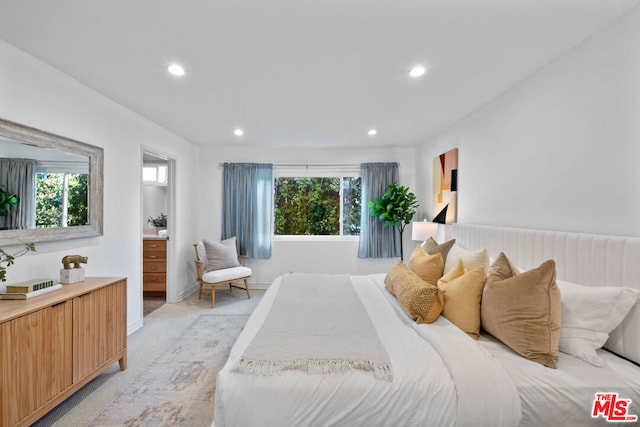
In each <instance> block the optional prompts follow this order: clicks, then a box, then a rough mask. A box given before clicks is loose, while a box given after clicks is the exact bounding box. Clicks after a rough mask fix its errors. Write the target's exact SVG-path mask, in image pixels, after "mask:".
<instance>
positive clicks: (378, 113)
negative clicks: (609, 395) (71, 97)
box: [0, 0, 638, 147]
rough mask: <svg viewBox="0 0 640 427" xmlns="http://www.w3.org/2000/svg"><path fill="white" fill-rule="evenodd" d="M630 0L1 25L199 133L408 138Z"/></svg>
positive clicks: (357, 2)
mask: <svg viewBox="0 0 640 427" xmlns="http://www.w3.org/2000/svg"><path fill="white" fill-rule="evenodd" d="M637 2H638V0H322V1H320V0H315V1H313V0H207V1H205V0H180V1H178V0H110V1H108V0H103V1H98V0H93V1H87V0H55V1H45V0H20V1H16V0H0V38H2V39H4V40H5V41H7V42H8V43H10V44H12V45H14V46H16V47H18V48H19V49H21V50H23V51H25V52H27V53H29V54H31V55H33V56H35V57H37V58H39V59H41V60H42V61H44V62H46V63H49V64H51V65H52V66H53V67H55V68H57V69H59V70H61V71H63V72H64V73H66V74H68V75H70V76H73V77H74V78H76V79H77V80H79V81H80V82H82V83H84V84H86V85H87V86H89V87H91V88H93V89H95V90H96V91H98V92H100V93H102V94H104V95H106V96H107V97H109V98H111V99H113V100H115V101H116V102H118V103H120V104H122V105H125V106H126V107H128V108H130V109H131V110H133V111H135V112H137V113H139V114H140V115H142V116H144V117H147V118H148V119H150V120H152V121H154V122H156V123H158V124H160V125H161V126H163V127H165V128H166V129H169V130H171V131H172V132H174V133H176V134H178V135H181V136H183V137H184V138H186V139H188V140H190V141H192V142H194V143H196V144H199V145H202V146H211V145H215V144H228V143H236V140H237V139H238V138H236V137H234V136H233V134H232V132H233V129H234V128H235V127H242V128H243V129H244V131H245V135H244V136H243V137H242V138H241V141H242V142H240V143H242V144H247V145H273V146H287V147H346V146H355V147H367V146H374V145H375V146H389V145H413V144H419V143H422V142H424V141H426V140H427V139H428V138H429V137H430V136H433V135H434V134H435V133H438V132H440V131H442V130H444V129H446V128H447V127H448V126H450V125H452V124H453V123H455V122H457V121H458V120H460V119H461V118H463V117H465V116H466V115H468V114H469V113H470V112H472V111H474V110H476V109H478V108H479V107H481V106H482V105H484V104H486V103H487V102H489V101H491V100H492V99H493V98H495V97H496V96H497V95H499V94H500V93H502V92H504V91H505V90H507V89H508V88H509V87H511V86H512V85H513V84H515V83H517V82H518V81H520V80H522V79H523V78H525V77H526V76H527V75H529V74H530V73H532V72H534V71H535V70H536V69H538V68H539V67H541V66H542V65H544V64H546V63H548V62H549V61H551V60H553V59H554V58H556V57H557V56H558V55H560V54H562V53H563V52H565V51H566V50H567V49H570V48H571V47H572V46H575V45H576V44H577V43H580V42H581V41H582V40H584V39H585V38H587V37H589V36H590V35H592V34H593V33H594V32H596V31H598V30H599V29H601V28H602V27H604V26H605V25H607V24H609V23H610V22H611V21H613V20H614V19H616V18H617V17H619V16H620V15H622V14H624V13H626V12H627V11H628V10H629V9H630V8H632V7H634V6H635V5H636V4H637ZM173 61H177V62H180V63H182V64H183V65H184V66H185V68H186V69H187V74H186V75H185V76H184V77H182V78H179V79H178V78H175V77H172V76H170V75H168V74H167V72H166V67H167V66H168V65H169V64H170V63H171V62H173ZM416 63H422V64H425V65H427V66H428V67H429V71H428V74H427V75H426V76H425V77H423V78H422V79H420V80H412V79H410V78H408V76H407V71H408V69H409V67H410V66H412V65H413V64H416ZM370 128H376V129H377V130H378V135H376V136H373V137H371V136H368V135H367V130H368V129H370Z"/></svg>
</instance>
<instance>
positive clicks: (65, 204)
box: [36, 162, 89, 228]
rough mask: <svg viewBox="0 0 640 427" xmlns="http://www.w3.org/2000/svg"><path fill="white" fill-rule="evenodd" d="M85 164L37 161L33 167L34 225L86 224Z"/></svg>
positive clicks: (64, 225) (86, 175) (87, 176)
mask: <svg viewBox="0 0 640 427" xmlns="http://www.w3.org/2000/svg"><path fill="white" fill-rule="evenodd" d="M87 166H88V165H75V164H73V163H72V162H44V163H43V162H39V163H38V164H37V166H36V228H51V227H68V226H78V225H88V224H89V207H88V201H89V198H88V189H89V186H88V181H89V174H88V170H87Z"/></svg>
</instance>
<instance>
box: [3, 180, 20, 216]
mask: <svg viewBox="0 0 640 427" xmlns="http://www.w3.org/2000/svg"><path fill="white" fill-rule="evenodd" d="M19 201H20V198H19V197H18V196H16V195H15V194H11V193H9V192H8V191H7V190H5V189H4V188H3V187H2V186H0V216H5V215H7V214H8V213H9V210H11V209H13V208H15V207H16V206H17V205H18V202H19Z"/></svg>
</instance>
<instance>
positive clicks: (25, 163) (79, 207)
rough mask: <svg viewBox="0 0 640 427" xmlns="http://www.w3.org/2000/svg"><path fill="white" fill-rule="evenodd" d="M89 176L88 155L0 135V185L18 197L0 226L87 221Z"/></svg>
mask: <svg viewBox="0 0 640 427" xmlns="http://www.w3.org/2000/svg"><path fill="white" fill-rule="evenodd" d="M88 179H89V157H88V156H83V155H79V154H75V153H70V152H65V151H62V150H58V149H55V148H40V147H34V146H31V145H26V144H23V143H21V142H19V141H15V140H12V139H9V138H5V137H0V188H2V189H3V190H4V191H6V192H7V193H8V194H10V195H13V196H16V198H17V203H16V204H15V206H13V207H12V208H10V209H8V210H7V211H3V210H2V207H1V206H0V230H16V229H25V228H50V227H68V226H75V225H88V223H89V222H88V221H89V217H88V213H89V211H88V206H87V200H88V190H89V188H88V185H87V184H88Z"/></svg>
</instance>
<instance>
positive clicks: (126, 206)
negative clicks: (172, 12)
mask: <svg viewBox="0 0 640 427" xmlns="http://www.w3.org/2000/svg"><path fill="white" fill-rule="evenodd" d="M0 117H2V118H4V119H7V120H12V121H15V122H19V123H22V124H25V125H28V126H32V127H36V128H39V129H43V130H46V131H48V132H52V133H56V134H59V135H63V136H66V137H69V138H73V139H77V140H80V141H84V142H87V143H89V144H93V145H96V146H99V147H103V148H104V236H102V237H96V238H89V239H77V240H68V241H61V242H52V243H40V244H37V253H36V254H29V255H27V256H24V257H22V258H19V259H17V260H16V263H15V264H14V265H13V266H11V267H10V268H9V270H8V279H9V280H10V281H11V282H18V281H21V280H27V279H30V278H34V277H47V278H58V277H59V270H60V268H61V263H60V260H61V259H62V257H63V256H64V255H66V254H75V253H78V254H81V255H86V256H88V257H89V263H88V264H87V265H86V267H85V268H86V274H87V275H88V276H126V277H127V278H128V292H127V297H128V302H127V304H128V307H127V316H128V318H127V323H128V326H129V332H131V331H133V330H135V329H136V328H138V327H140V326H141V325H142V323H141V322H142V304H141V297H142V288H141V258H142V255H141V246H142V244H141V236H142V226H141V217H142V207H141V184H140V182H141V164H142V147H143V146H144V147H151V148H153V149H154V150H155V151H158V152H163V153H166V154H167V155H168V156H170V157H172V158H174V159H176V175H177V176H176V183H177V185H176V189H175V191H176V198H177V204H176V212H175V222H176V228H175V233H174V236H172V240H171V247H172V248H175V251H174V252H175V257H174V262H173V263H172V264H170V265H169V273H168V274H169V281H170V283H171V285H170V286H171V287H170V289H169V292H168V293H169V299H170V300H177V299H179V298H180V297H181V295H183V294H184V293H185V292H187V291H188V289H189V287H190V286H192V285H193V284H192V283H191V282H190V281H189V280H188V279H187V278H188V277H189V270H188V269H189V265H190V264H191V263H192V256H191V252H190V251H191V247H190V245H189V244H190V242H191V241H193V239H195V238H196V236H197V235H198V233H197V224H195V221H193V209H192V208H191V206H193V205H194V203H195V202H196V199H195V198H194V194H193V192H192V188H193V187H194V186H195V181H196V178H197V176H198V175H197V173H198V166H199V163H198V162H197V160H196V159H197V158H198V149H197V148H196V147H195V146H194V145H192V144H190V143H188V142H187V141H185V140H184V139H182V138H180V137H177V136H175V135H173V134H171V133H170V132H168V131H166V130H165V129H162V128H160V127H159V126H157V125H156V124H154V123H152V122H150V121H148V120H146V119H144V118H142V117H140V116H139V115H137V114H135V113H133V112H131V111H130V110H128V109H126V108H124V107H123V106H121V105H119V104H116V103H115V102H113V101H111V100H109V99H107V98H105V97H104V96H102V95H100V94H98V93H97V92H95V91H93V90H91V89H89V88H87V87H86V86H84V85H82V84H80V83H79V82H77V81H76V80H73V79H71V78H70V77H68V76H67V75H65V74H62V73H60V72H58V71H57V70H55V69H53V68H51V67H49V66H48V65H46V64H44V63H42V62H41V61H39V60H36V59H35V58H33V57H31V56H29V55H26V54H25V53H23V52H21V51H19V50H18V49H15V48H14V47H12V46H11V45H8V44H7V43H5V42H4V41H0ZM0 245H2V240H1V239H0ZM3 248H4V249H11V248H7V247H4V246H3ZM172 250H173V249H172Z"/></svg>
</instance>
